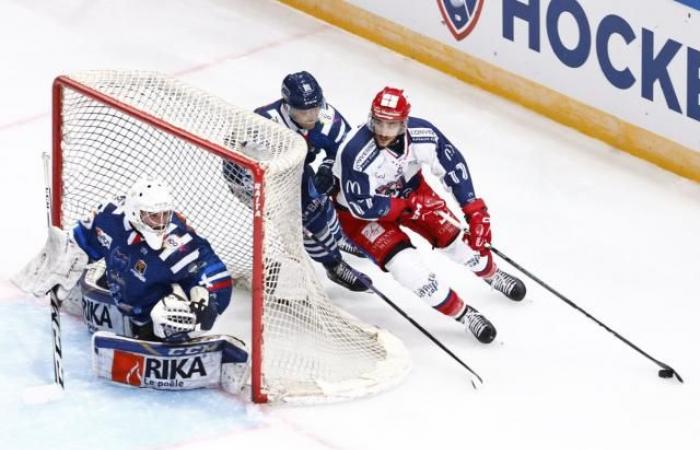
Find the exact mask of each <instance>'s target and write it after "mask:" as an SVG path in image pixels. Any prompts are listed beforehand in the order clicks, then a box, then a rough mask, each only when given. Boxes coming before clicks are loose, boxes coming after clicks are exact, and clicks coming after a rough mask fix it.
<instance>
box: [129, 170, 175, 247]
mask: <svg viewBox="0 0 700 450" xmlns="http://www.w3.org/2000/svg"><path fill="white" fill-rule="evenodd" d="M172 203H173V202H172V197H171V195H170V188H169V187H168V185H166V184H165V182H163V181H161V180H158V179H150V178H146V179H143V180H139V181H137V182H136V183H135V184H134V185H133V186H132V188H131V189H129V192H128V193H127V195H126V198H125V199H124V213H125V214H126V217H127V219H128V220H129V222H130V223H131V225H132V226H133V227H134V228H135V229H136V231H138V232H139V233H141V235H142V236H143V238H144V240H145V241H146V244H148V246H149V247H151V248H152V249H153V250H159V249H160V248H161V247H162V246H163V240H164V239H165V234H166V231H167V229H168V225H170V221H171V219H172V216H173V205H172Z"/></svg>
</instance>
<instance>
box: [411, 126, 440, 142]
mask: <svg viewBox="0 0 700 450" xmlns="http://www.w3.org/2000/svg"><path fill="white" fill-rule="evenodd" d="M408 134H409V135H410V136H411V140H412V141H413V142H437V135H436V134H435V131H433V130H431V129H430V128H409V129H408Z"/></svg>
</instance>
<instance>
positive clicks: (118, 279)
mask: <svg viewBox="0 0 700 450" xmlns="http://www.w3.org/2000/svg"><path fill="white" fill-rule="evenodd" d="M73 236H74V238H75V240H76V242H77V243H78V245H79V246H80V247H81V248H82V249H83V250H84V251H85V253H87V255H88V257H89V258H90V262H95V261H97V260H99V259H103V258H104V260H105V264H106V266H107V267H106V272H105V276H106V284H107V287H108V288H109V291H110V293H111V294H112V299H113V300H114V302H115V303H116V305H117V306H118V307H119V309H120V310H121V311H122V312H123V313H124V314H126V315H129V316H132V317H134V318H136V319H138V320H150V319H149V313H150V310H151V308H152V307H153V305H154V304H155V303H156V302H158V301H159V300H160V299H161V298H163V297H165V296H166V295H169V294H171V293H172V287H171V283H178V284H179V285H180V286H181V287H182V288H183V289H184V291H185V292H187V293H189V290H190V289H191V288H192V287H194V286H196V285H200V286H203V287H205V288H206V289H207V290H208V291H209V301H210V302H213V304H215V305H216V310H217V312H218V313H219V314H221V313H222V312H223V311H224V310H225V309H226V307H227V306H228V304H229V302H230V300H231V293H232V285H233V281H232V279H231V276H230V275H229V272H228V270H227V269H226V266H225V265H224V263H223V262H222V261H221V259H219V257H218V256H217V255H216V254H215V253H214V251H213V250H212V248H211V246H210V245H209V242H207V241H206V240H205V239H203V238H202V237H200V236H198V235H197V233H195V231H194V230H193V229H192V228H191V227H189V226H188V225H187V224H186V222H185V219H184V218H183V217H181V216H179V215H178V214H173V216H172V220H171V223H170V225H169V226H168V228H167V231H166V237H165V239H164V241H163V247H162V248H161V249H160V250H153V249H152V248H151V247H149V246H148V244H146V242H145V240H143V238H142V236H141V234H139V232H138V231H136V230H135V229H134V228H133V226H132V225H131V224H130V223H129V221H128V220H127V219H126V217H125V215H124V212H123V197H120V198H119V199H117V200H116V201H115V202H110V203H107V204H105V205H104V206H101V207H100V208H99V210H98V211H97V212H95V213H93V214H91V215H90V216H89V217H87V218H86V219H83V220H81V221H79V222H78V224H77V225H76V226H75V228H74V229H73Z"/></svg>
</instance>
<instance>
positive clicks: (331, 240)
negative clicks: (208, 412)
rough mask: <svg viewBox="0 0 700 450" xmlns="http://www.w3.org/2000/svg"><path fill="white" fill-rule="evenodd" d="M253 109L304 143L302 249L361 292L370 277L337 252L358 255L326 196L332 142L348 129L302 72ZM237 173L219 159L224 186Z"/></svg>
mask: <svg viewBox="0 0 700 450" xmlns="http://www.w3.org/2000/svg"><path fill="white" fill-rule="evenodd" d="M255 112H256V113H257V114H260V115H261V116H263V117H266V118H268V119H270V120H273V121H275V122H277V123H279V124H280V125H283V126H285V127H287V128H289V129H290V130H292V131H295V132H296V133H299V134H300V135H302V136H303V137H304V139H305V140H306V141H307V143H308V153H307V157H306V161H305V162H304V172H303V174H302V185H301V209H302V223H303V226H304V229H305V231H306V234H305V236H304V248H305V249H306V252H307V253H308V254H309V256H310V257H311V258H312V259H313V260H315V261H317V262H319V263H321V264H323V266H324V268H325V269H326V274H327V276H328V278H329V279H330V280H331V281H333V282H335V283H337V284H339V285H341V286H343V287H345V288H347V289H349V290H351V291H366V290H367V289H368V287H367V286H368V284H369V283H370V282H371V280H370V279H369V277H367V276H366V275H365V274H363V273H361V272H359V271H357V270H354V271H353V270H350V269H349V267H348V265H347V263H344V262H343V257H342V255H341V253H340V251H339V250H343V251H344V252H346V253H350V254H354V255H355V256H360V257H364V254H363V253H362V252H360V250H358V248H357V247H356V246H355V245H354V244H353V243H352V242H350V241H348V240H346V239H345V237H344V236H343V233H342V231H341V229H340V226H339V224H338V218H337V215H336V211H335V208H334V205H333V202H332V201H331V199H330V197H329V194H330V193H331V192H332V191H333V190H334V189H335V178H334V177H333V173H332V169H333V164H334V162H335V156H336V153H337V151H338V146H339V145H340V143H341V142H342V140H343V139H344V138H345V136H346V135H347V133H348V131H349V130H350V127H349V125H348V123H347V121H346V120H345V118H344V117H343V116H342V115H341V114H340V113H339V112H338V111H337V110H336V109H335V108H334V107H333V106H332V105H330V104H329V103H327V102H326V100H325V98H324V95H323V90H322V89H321V86H320V85H319V84H318V82H317V81H316V79H315V78H314V77H313V75H311V74H310V73H309V72H306V71H302V72H296V73H292V74H289V75H287V76H286V77H285V78H284V79H283V80H282V98H280V99H279V100H277V101H274V102H272V103H270V104H268V105H265V106H261V107H259V108H256V109H255ZM321 154H325V155H324V157H323V161H322V162H321V163H320V165H318V168H317V169H316V171H314V169H313V167H312V164H313V163H314V161H315V160H316V158H317V157H319V156H320V155H321ZM243 171H244V169H242V168H240V167H239V166H236V165H235V164H234V163H228V162H227V163H224V176H225V177H226V179H227V180H228V182H229V184H230V185H231V184H233V183H240V180H245V179H246V177H248V178H249V176H247V175H245V174H244V173H241V172H243ZM237 180H238V181H237ZM232 190H235V186H232ZM251 194H252V193H251ZM361 278H363V279H361Z"/></svg>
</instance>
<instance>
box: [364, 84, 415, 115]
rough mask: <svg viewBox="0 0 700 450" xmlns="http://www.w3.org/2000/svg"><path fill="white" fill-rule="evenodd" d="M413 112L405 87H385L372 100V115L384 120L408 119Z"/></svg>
mask: <svg viewBox="0 0 700 450" xmlns="http://www.w3.org/2000/svg"><path fill="white" fill-rule="evenodd" d="M410 112H411V104H410V103H408V100H407V99H406V96H405V95H403V89H397V88H393V87H388V86H387V87H385V88H384V89H382V90H381V91H379V93H378V94H377V95H376V96H375V97H374V100H373V101H372V117H374V118H376V119H382V120H406V119H408V113H410Z"/></svg>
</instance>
